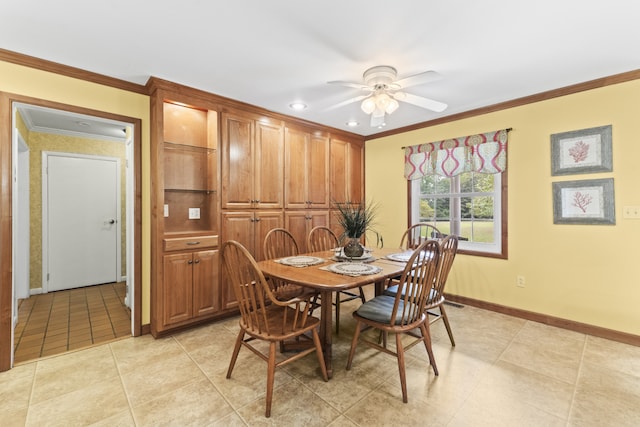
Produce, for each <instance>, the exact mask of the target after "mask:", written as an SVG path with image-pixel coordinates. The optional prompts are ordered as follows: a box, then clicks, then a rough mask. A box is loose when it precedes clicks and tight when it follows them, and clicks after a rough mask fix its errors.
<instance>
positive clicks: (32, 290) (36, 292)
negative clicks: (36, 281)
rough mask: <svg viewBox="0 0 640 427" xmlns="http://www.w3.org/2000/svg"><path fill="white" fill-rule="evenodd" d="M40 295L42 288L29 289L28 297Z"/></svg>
mask: <svg viewBox="0 0 640 427" xmlns="http://www.w3.org/2000/svg"><path fill="white" fill-rule="evenodd" d="M41 293H43V292H42V288H31V289H29V294H30V295H39V294H41Z"/></svg>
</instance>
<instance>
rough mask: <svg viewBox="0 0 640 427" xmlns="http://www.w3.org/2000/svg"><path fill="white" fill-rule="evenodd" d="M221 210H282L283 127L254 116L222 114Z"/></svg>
mask: <svg viewBox="0 0 640 427" xmlns="http://www.w3.org/2000/svg"><path fill="white" fill-rule="evenodd" d="M221 134H222V143H221V147H220V148H221V157H222V158H221V163H222V174H221V176H222V194H221V196H222V197H221V198H222V208H223V209H252V208H257V209H277V208H280V209H281V208H282V207H283V184H284V124H283V123H282V122H281V121H278V120H272V119H265V118H261V117H259V116H255V115H251V114H248V113H246V114H243V113H237V112H225V113H223V114H222V133H221Z"/></svg>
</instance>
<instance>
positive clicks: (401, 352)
mask: <svg viewBox="0 0 640 427" xmlns="http://www.w3.org/2000/svg"><path fill="white" fill-rule="evenodd" d="M396 354H397V357H398V371H400V387H402V401H403V402H404V403H407V402H408V401H409V399H408V398H407V375H406V372H405V368H404V347H402V334H396Z"/></svg>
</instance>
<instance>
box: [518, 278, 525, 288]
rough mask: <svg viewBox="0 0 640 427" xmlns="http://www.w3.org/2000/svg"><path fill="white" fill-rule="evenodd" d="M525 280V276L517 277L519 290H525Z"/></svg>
mask: <svg viewBox="0 0 640 427" xmlns="http://www.w3.org/2000/svg"><path fill="white" fill-rule="evenodd" d="M524 285H525V280H524V276H516V286H517V287H519V288H524Z"/></svg>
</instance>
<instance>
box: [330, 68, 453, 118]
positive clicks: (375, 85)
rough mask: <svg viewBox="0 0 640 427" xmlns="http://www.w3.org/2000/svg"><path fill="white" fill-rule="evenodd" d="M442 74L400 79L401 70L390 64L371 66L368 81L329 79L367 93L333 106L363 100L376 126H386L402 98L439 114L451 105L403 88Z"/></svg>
mask: <svg viewBox="0 0 640 427" xmlns="http://www.w3.org/2000/svg"><path fill="white" fill-rule="evenodd" d="M438 76H439V74H438V73H436V72H435V71H425V72H422V73H418V74H414V75H412V76H409V77H405V78H403V79H400V80H397V78H398V72H397V70H396V69H395V68H394V67H391V66H389V65H378V66H375V67H371V68H369V69H368V70H367V71H365V72H364V74H363V75H362V80H363V81H364V84H363V83H354V82H345V81H339V80H337V81H330V82H328V83H329V84H337V85H341V86H347V87H354V88H357V89H361V90H362V91H365V92H367V93H366V94H364V95H359V96H356V97H354V98H351V99H347V100H346V101H343V102H340V103H338V104H336V105H333V106H332V107H330V108H329V109H335V108H339V107H343V106H345V105H348V104H351V103H353V102H359V101H362V103H361V104H360V108H361V109H362V111H364V112H365V113H367V114H371V126H372V127H379V126H383V125H384V118H385V114H391V113H393V112H394V111H396V110H397V109H398V107H399V105H400V104H399V103H398V101H402V102H406V103H408V104H413V105H416V106H418V107H421V108H426V109H427V110H432V111H436V112H438V113H439V112H441V111H444V110H445V109H446V108H447V104H445V103H443V102H439V101H435V100H433V99H429V98H424V97H422V96H418V95H412V94H410V93H407V92H404V91H402V89H405V88H407V87H410V86H416V85H419V84H424V83H428V82H430V81H433V80H435V79H436V78H437V77H438Z"/></svg>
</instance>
